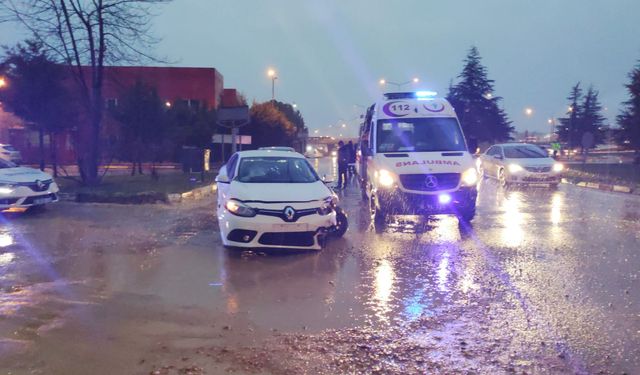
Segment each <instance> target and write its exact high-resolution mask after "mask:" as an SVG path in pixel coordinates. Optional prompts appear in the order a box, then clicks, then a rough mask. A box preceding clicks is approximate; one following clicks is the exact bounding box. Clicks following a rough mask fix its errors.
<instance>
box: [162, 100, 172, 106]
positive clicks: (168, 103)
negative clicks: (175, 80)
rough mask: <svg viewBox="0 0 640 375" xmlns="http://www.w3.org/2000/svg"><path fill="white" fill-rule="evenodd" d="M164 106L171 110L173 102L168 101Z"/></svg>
mask: <svg viewBox="0 0 640 375" xmlns="http://www.w3.org/2000/svg"><path fill="white" fill-rule="evenodd" d="M164 106H165V107H167V108H171V102H170V101H168V100H167V101H166V102H164Z"/></svg>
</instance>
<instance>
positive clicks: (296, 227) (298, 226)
mask: <svg viewBox="0 0 640 375" xmlns="http://www.w3.org/2000/svg"><path fill="white" fill-rule="evenodd" d="M272 228H273V231H275V232H307V231H308V230H309V225H308V224H302V223H293V224H273V227H272Z"/></svg>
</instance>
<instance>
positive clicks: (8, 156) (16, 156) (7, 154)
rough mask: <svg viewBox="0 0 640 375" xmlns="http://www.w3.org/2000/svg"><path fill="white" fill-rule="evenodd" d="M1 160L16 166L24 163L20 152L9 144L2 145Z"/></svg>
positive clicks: (0, 150) (0, 149)
mask: <svg viewBox="0 0 640 375" xmlns="http://www.w3.org/2000/svg"><path fill="white" fill-rule="evenodd" d="M0 159H3V160H9V161H10V162H13V163H16V164H20V163H22V155H21V154H20V151H18V150H16V149H15V147H13V146H11V145H8V144H2V143H0Z"/></svg>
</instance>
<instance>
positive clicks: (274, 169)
mask: <svg viewBox="0 0 640 375" xmlns="http://www.w3.org/2000/svg"><path fill="white" fill-rule="evenodd" d="M319 179H320V178H319V177H318V175H317V174H316V172H315V170H314V169H313V168H312V167H311V165H309V162H307V160H306V159H302V158H286V157H276V156H254V157H244V158H242V159H241V160H240V167H239V169H238V177H237V180H238V181H240V182H247V183H309V182H316V181H318V180H319Z"/></svg>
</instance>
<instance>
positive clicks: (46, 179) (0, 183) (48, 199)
mask: <svg viewBox="0 0 640 375" xmlns="http://www.w3.org/2000/svg"><path fill="white" fill-rule="evenodd" d="M59 190H60V189H59V188H58V185H57V184H56V183H55V181H54V180H53V177H51V175H49V174H47V173H44V172H42V171H40V170H39V169H33V168H26V167H18V166H17V165H16V164H14V163H12V162H10V161H8V160H4V159H0V211H14V210H24V209H27V208H30V207H42V206H44V205H45V204H48V203H52V202H57V201H58V195H57V193H58V191H59Z"/></svg>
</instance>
